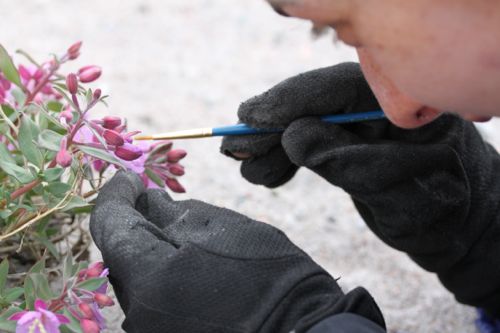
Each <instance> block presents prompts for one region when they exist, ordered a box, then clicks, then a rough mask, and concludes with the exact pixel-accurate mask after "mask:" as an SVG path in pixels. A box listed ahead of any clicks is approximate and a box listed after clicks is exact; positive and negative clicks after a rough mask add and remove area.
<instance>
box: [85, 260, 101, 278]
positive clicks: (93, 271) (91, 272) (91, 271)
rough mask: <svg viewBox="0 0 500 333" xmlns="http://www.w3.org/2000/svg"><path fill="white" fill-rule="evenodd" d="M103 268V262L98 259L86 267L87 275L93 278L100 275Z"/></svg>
mask: <svg viewBox="0 0 500 333" xmlns="http://www.w3.org/2000/svg"><path fill="white" fill-rule="evenodd" d="M103 270H104V263H103V262H102V261H98V262H96V263H94V264H92V265H90V266H89V267H88V268H87V277H89V278H95V277H99V275H101V273H102V271H103Z"/></svg>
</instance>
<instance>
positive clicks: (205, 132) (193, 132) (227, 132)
mask: <svg viewBox="0 0 500 333" xmlns="http://www.w3.org/2000/svg"><path fill="white" fill-rule="evenodd" d="M383 118H385V114H384V113H383V112H382V111H380V110H378V111H368V112H359V113H347V114H335V115H329V116H322V117H320V119H321V120H323V121H324V122H327V123H331V124H346V123H355V122H360V121H368V120H378V119H383ZM283 131H284V129H283V128H273V129H262V128H253V127H250V126H248V125H247V124H237V125H229V126H221V127H205V128H195V129H189V130H183V131H175V132H166V133H160V134H153V135H137V136H135V137H134V140H175V139H196V138H208V137H213V136H232V135H250V134H269V133H280V132H283Z"/></svg>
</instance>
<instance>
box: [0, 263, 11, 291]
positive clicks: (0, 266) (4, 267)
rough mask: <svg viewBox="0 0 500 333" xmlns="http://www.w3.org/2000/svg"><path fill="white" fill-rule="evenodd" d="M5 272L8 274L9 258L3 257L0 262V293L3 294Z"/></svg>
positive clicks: (5, 278) (5, 279)
mask: <svg viewBox="0 0 500 333" xmlns="http://www.w3.org/2000/svg"><path fill="white" fill-rule="evenodd" d="M7 274H9V260H8V259H7V258H5V259H4V260H2V263H0V295H1V294H3V290H4V288H5V282H6V281H7Z"/></svg>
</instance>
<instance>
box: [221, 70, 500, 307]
mask: <svg viewBox="0 0 500 333" xmlns="http://www.w3.org/2000/svg"><path fill="white" fill-rule="evenodd" d="M337 81H338V82H337ZM349 81H351V82H350V83H346V82H349ZM375 106H376V101H375V99H374V97H373V94H372V93H371V92H370V91H369V90H368V86H367V84H366V82H365V81H364V79H363V77H362V74H361V71H360V68H359V66H358V65H355V64H342V65H339V66H334V67H330V68H326V69H321V70H318V71H313V72H309V73H305V74H303V75H299V76H297V77H294V78H291V79H289V80H286V81H284V82H282V83H280V84H279V85H277V86H276V87H274V88H272V89H271V90H269V91H268V92H266V93H264V94H262V95H259V96H257V97H254V98H252V99H250V100H249V101H248V102H245V103H243V104H242V105H241V107H240V110H239V113H238V115H239V117H240V119H241V120H242V121H244V122H247V123H249V124H250V125H252V126H255V127H259V128H273V127H276V126H280V127H286V130H285V132H284V133H283V135H282V136H281V138H280V137H279V136H277V137H269V139H267V140H269V141H268V144H269V145H270V146H271V147H269V146H266V144H263V142H266V137H265V136H259V137H257V138H256V137H246V138H245V137H242V138H240V137H231V138H229V137H228V138H225V139H224V141H223V145H222V151H223V152H225V153H226V154H228V155H232V154H237V153H249V154H250V155H252V156H253V157H251V158H250V159H248V160H245V161H244V162H243V163H242V166H241V168H242V174H243V176H244V177H245V178H247V179H248V180H249V181H251V182H254V183H258V184H263V185H266V186H269V185H271V186H273V185H275V184H281V183H283V182H285V181H286V180H288V179H289V178H290V177H289V175H287V176H286V177H285V176H283V175H284V174H285V173H283V172H282V170H285V169H290V168H291V167H290V165H294V166H295V168H296V167H299V166H304V167H307V168H309V169H311V170H313V171H314V172H316V173H317V174H319V175H320V176H322V177H323V178H325V179H326V180H327V181H328V182H330V183H331V184H333V185H336V186H339V187H341V188H343V189H344V190H345V191H346V192H348V193H349V194H350V195H351V196H352V198H353V200H354V203H355V205H356V207H357V209H358V211H359V212H360V214H361V216H362V217H363V219H364V220H365V221H366V223H367V224H368V226H369V227H370V228H371V229H372V230H373V231H374V232H375V233H376V234H377V235H378V237H380V238H381V239H382V240H383V241H385V242H386V243H387V244H389V245H390V246H392V247H394V248H396V249H399V250H401V251H404V252H407V253H408V254H409V255H410V256H411V258H413V259H414V260H415V261H416V262H417V263H418V264H419V265H421V266H422V267H423V268H425V269H426V270H429V271H432V272H436V273H437V274H438V276H439V278H440V279H441V281H442V283H443V284H444V285H445V286H446V287H447V288H448V289H449V290H450V291H452V292H453V293H454V294H455V296H456V298H457V299H458V300H459V301H460V302H462V303H466V304H470V305H475V306H478V307H481V308H484V309H485V310H487V311H488V312H489V313H490V314H492V315H494V316H496V317H500V256H499V255H498V253H500V242H499V241H498V240H499V239H500V211H499V209H500V177H499V175H498V172H499V170H500V158H499V156H498V154H497V152H496V151H495V150H494V149H493V148H492V147H491V146H489V145H488V144H486V143H485V142H484V141H483V139H482V138H481V136H480V135H479V133H478V132H477V130H476V129H475V127H474V126H473V125H472V124H471V123H469V122H466V121H464V120H462V119H460V118H458V117H456V116H453V115H444V116H442V117H440V118H439V119H437V120H436V121H434V122H433V123H431V124H429V125H427V126H424V127H422V128H419V129H415V130H403V129H400V128H397V127H396V126H393V125H391V124H390V123H389V122H388V121H385V120H382V121H372V122H366V123H357V124H348V125H333V124H327V123H324V122H321V121H320V120H319V119H317V118H316V117H310V116H311V115H320V114H326V113H336V112H355V111H368V110H370V109H373V107H375ZM305 116H309V117H305ZM276 160H279V161H280V162H279V163H276V164H274V165H271V164H270V163H274V162H275V161H276Z"/></svg>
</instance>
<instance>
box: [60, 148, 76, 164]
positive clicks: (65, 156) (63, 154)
mask: <svg viewBox="0 0 500 333" xmlns="http://www.w3.org/2000/svg"><path fill="white" fill-rule="evenodd" d="M72 160H73V159H72V157H71V154H70V153H69V152H68V151H67V150H65V149H63V150H59V152H58V153H57V155H56V162H57V164H59V165H60V166H62V167H63V168H65V167H68V166H70V165H71V162H72Z"/></svg>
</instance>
